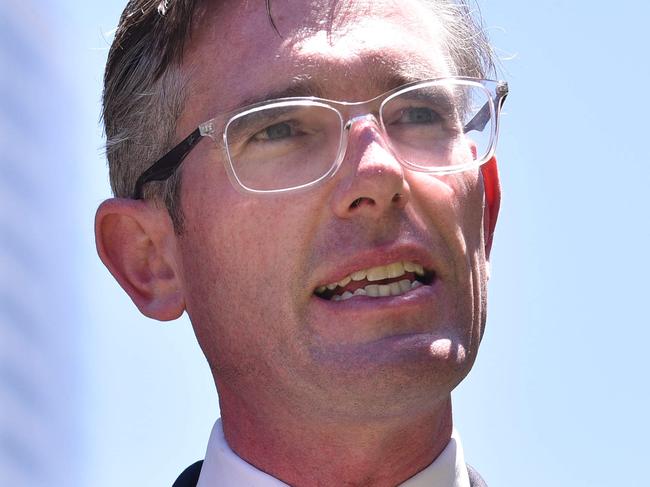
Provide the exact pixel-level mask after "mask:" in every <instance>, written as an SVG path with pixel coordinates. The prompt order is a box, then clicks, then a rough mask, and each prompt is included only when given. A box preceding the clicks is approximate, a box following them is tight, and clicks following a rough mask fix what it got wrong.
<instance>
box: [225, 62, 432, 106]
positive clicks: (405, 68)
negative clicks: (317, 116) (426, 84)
mask: <svg viewBox="0 0 650 487" xmlns="http://www.w3.org/2000/svg"><path fill="white" fill-rule="evenodd" d="M364 67H365V69H364V71H366V72H365V73H364V76H365V78H366V79H367V80H368V81H367V85H368V86H370V87H371V88H372V89H373V90H375V91H376V93H375V95H374V96H376V95H379V94H381V93H385V92H387V91H390V90H392V89H393V88H397V87H398V86H402V85H405V84H408V83H412V82H414V81H420V80H423V79H430V78H436V77H440V74H439V73H436V72H435V71H434V70H433V69H431V68H430V67H426V66H424V65H423V64H421V63H418V62H417V61H414V60H411V59H406V60H401V61H400V62H398V63H397V64H395V60H391V62H390V63H388V62H386V59H385V57H384V56H382V55H381V54H378V55H376V56H373V59H371V60H370V62H367V63H365V65H364ZM325 73H326V74H327V71H326V72H325ZM321 78H325V79H326V80H327V79H328V78H330V76H327V75H326V76H324V77H323V76H322V73H314V74H311V73H303V74H299V75H297V76H295V77H294V78H293V79H292V80H291V81H290V82H289V83H288V85H286V86H284V87H281V88H276V89H271V90H269V91H266V92H263V93H261V94H259V95H253V96H248V97H246V98H244V99H243V100H242V101H240V102H238V103H237V104H236V105H235V106H234V107H233V108H232V111H235V110H239V109H241V108H244V107H247V106H250V105H255V104H257V103H262V102H265V101H269V100H277V99H280V98H291V97H316V98H328V97H327V96H326V92H327V89H326V88H325V86H324V84H325V83H327V81H325V82H324V81H323V80H322V79H321ZM330 82H331V81H330ZM334 82H335V81H334ZM371 98H373V95H372V94H369V96H368V97H367V98H366V99H371ZM340 101H364V100H340Z"/></svg>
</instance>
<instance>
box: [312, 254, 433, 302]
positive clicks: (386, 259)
mask: <svg viewBox="0 0 650 487" xmlns="http://www.w3.org/2000/svg"><path fill="white" fill-rule="evenodd" d="M398 261H402V262H403V261H410V262H414V263H416V264H420V265H422V266H423V267H424V268H425V270H427V271H433V272H435V273H436V274H437V275H438V274H439V272H440V265H439V263H438V262H436V260H435V258H434V256H433V255H432V253H431V252H430V251H427V250H426V248H425V247H424V246H422V245H420V244H418V243H400V244H392V245H385V246H379V247H374V248H371V249H366V250H363V251H360V252H356V253H354V254H346V255H344V256H340V257H338V258H336V261H333V262H332V263H331V264H329V265H328V264H325V265H324V266H322V268H323V270H322V272H317V275H316V276H315V281H316V283H315V285H314V286H313V289H312V292H313V291H315V290H316V289H317V288H318V287H320V286H326V285H327V284H330V283H334V282H338V281H341V280H342V279H344V278H345V277H346V276H348V275H350V274H352V273H353V272H355V271H359V270H361V269H368V268H371V267H376V266H383V265H387V264H390V263H392V262H398Z"/></svg>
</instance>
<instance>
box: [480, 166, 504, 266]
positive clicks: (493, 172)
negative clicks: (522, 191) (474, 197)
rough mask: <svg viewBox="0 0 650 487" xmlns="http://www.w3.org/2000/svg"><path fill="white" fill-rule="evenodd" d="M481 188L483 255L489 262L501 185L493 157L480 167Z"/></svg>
mask: <svg viewBox="0 0 650 487" xmlns="http://www.w3.org/2000/svg"><path fill="white" fill-rule="evenodd" d="M481 173H482V175H483V187H484V191H485V209H484V212H485V214H484V215H483V229H484V231H485V255H486V257H487V259H488V261H489V260H490V251H491V250H492V238H493V237H494V229H495V228H496V226H497V217H498V216H499V207H500V206H501V183H500V182H499V168H498V166H497V159H496V157H493V158H492V159H490V160H489V161H488V162H486V163H485V164H483V165H482V166H481Z"/></svg>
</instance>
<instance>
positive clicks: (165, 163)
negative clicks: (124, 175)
mask: <svg viewBox="0 0 650 487" xmlns="http://www.w3.org/2000/svg"><path fill="white" fill-rule="evenodd" d="M199 140H201V129H200V128H197V129H196V130H195V131H194V132H192V133H191V134H190V135H188V136H187V137H186V138H185V139H183V140H182V141H181V142H180V143H179V144H178V145H177V146H176V147H174V148H173V149H172V150H170V151H169V152H168V153H167V154H165V155H164V156H162V157H161V158H160V159H158V160H157V161H156V162H154V163H153V164H152V165H151V166H149V168H148V169H147V170H146V171H145V172H143V173H142V174H141V175H140V177H139V178H138V180H137V181H136V183H135V188H134V190H133V199H136V200H140V199H142V197H143V194H142V188H143V187H144V185H145V184H146V183H148V182H150V181H164V180H165V179H168V178H169V177H170V176H171V175H172V174H174V171H176V169H177V168H178V166H180V165H181V163H182V162H183V160H184V159H185V157H187V154H189V152H190V151H191V150H192V149H193V148H194V146H195V145H196V144H197V143H198V141H199Z"/></svg>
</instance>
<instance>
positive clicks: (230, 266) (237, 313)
mask: <svg viewBox="0 0 650 487" xmlns="http://www.w3.org/2000/svg"><path fill="white" fill-rule="evenodd" d="M220 189H221V192H218V191H215V192H213V193H212V194H219V200H218V201H216V200H215V198H214V197H212V198H210V197H205V198H201V197H200V196H198V195H195V196H193V197H190V198H188V199H187V200H185V201H184V214H185V220H186V226H185V232H184V235H183V236H182V237H181V239H180V242H181V246H180V254H181V256H182V261H183V266H182V267H183V280H184V292H185V296H186V302H187V311H188V314H189V316H190V318H191V320H192V324H193V326H194V329H195V333H196V334H197V338H198V340H199V343H200V344H201V347H202V348H203V350H204V353H205V355H206V357H207V358H208V361H209V362H210V364H211V367H212V368H213V370H219V371H220V372H221V374H224V373H232V372H233V371H236V372H237V373H238V374H241V373H243V371H244V370H248V371H249V372H253V371H254V372H255V373H257V374H260V373H262V371H260V367H262V368H265V367H270V365H264V364H271V363H272V362H273V360H271V358H272V356H281V355H283V354H284V355H287V351H286V347H288V346H293V345H292V343H291V340H289V338H290V337H291V336H295V335H296V329H297V327H298V325H299V316H298V312H297V310H298V308H299V307H298V306H297V304H296V303H297V300H298V299H299V297H300V292H301V287H300V286H299V282H300V277H301V276H302V277H303V278H304V274H301V273H300V270H301V269H304V268H305V266H304V265H302V264H301V262H303V261H304V255H305V252H304V249H305V248H308V242H309V234H310V230H309V224H308V222H307V221H306V219H305V218H304V217H300V215H298V214H297V210H296V209H297V208H303V209H304V208H305V206H304V205H301V204H300V202H299V201H296V200H295V198H294V200H292V201H291V202H290V204H289V203H287V202H283V201H282V200H275V201H273V200H271V199H259V198H258V199H255V198H250V197H246V196H243V195H240V194H239V193H236V192H235V191H234V190H233V191H230V190H228V189H227V188H220ZM207 194H210V193H207ZM305 211H306V214H309V213H310V212H309V211H308V210H305ZM301 249H303V250H301ZM289 355H290V354H289ZM260 356H263V357H266V358H267V359H266V360H259V357H260ZM264 373H268V370H267V371H265V372H264Z"/></svg>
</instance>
